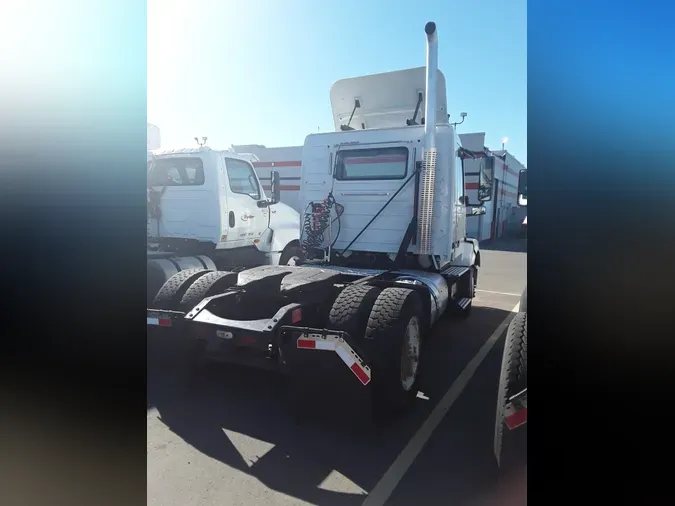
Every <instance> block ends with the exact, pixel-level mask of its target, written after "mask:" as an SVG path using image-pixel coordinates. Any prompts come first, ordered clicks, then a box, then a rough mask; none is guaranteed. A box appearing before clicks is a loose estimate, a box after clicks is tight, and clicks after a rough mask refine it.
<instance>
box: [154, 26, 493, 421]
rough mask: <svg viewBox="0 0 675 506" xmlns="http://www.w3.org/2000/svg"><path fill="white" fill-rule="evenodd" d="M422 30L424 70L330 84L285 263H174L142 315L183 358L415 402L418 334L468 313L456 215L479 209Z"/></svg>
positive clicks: (381, 401)
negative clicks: (328, 121) (169, 335)
mask: <svg viewBox="0 0 675 506" xmlns="http://www.w3.org/2000/svg"><path fill="white" fill-rule="evenodd" d="M425 33H426V39H427V65H426V67H422V68H417V69H410V70H406V71H399V72H389V73H385V74H378V75H371V76H364V77H359V78H354V79H345V80H340V81H338V82H336V83H335V84H334V85H333V88H332V89H331V104H332V108H333V116H334V121H335V125H336V130H337V131H336V132H331V133H321V134H312V135H308V136H307V138H306V139H305V143H304V146H303V150H302V160H301V162H302V163H301V166H302V184H301V185H300V195H299V204H300V208H301V209H302V210H303V211H302V213H301V216H300V218H301V219H302V221H301V223H302V232H301V238H300V245H301V252H300V253H299V254H298V255H297V256H296V257H295V258H294V259H293V260H294V261H293V262H292V263H294V264H295V265H288V266H261V267H255V268H252V269H246V270H242V271H239V272H235V271H215V270H209V269H201V270H192V271H187V272H183V273H178V274H176V275H175V276H174V277H172V278H171V279H169V280H168V281H167V283H165V285H164V286H163V287H162V289H161V290H160V291H159V293H158V295H157V297H156V298H155V300H154V301H153V304H152V306H151V307H150V308H149V309H148V325H151V326H159V327H165V328H164V329H160V331H166V332H176V333H178V334H179V335H181V336H183V338H184V342H185V343H187V345H188V346H189V347H190V349H191V351H190V356H192V357H195V356H198V357H201V358H204V357H208V358H209V359H216V360H222V361H225V362H237V363H246V364H248V365H255V366H260V367H264V368H270V367H272V368H276V369H278V370H280V371H283V372H286V373H288V374H290V375H291V378H292V379H293V380H294V381H293V382H292V384H294V385H296V386H299V387H300V388H311V389H317V388H318V389H319V390H320V393H321V395H322V396H324V397H325V396H326V395H329V394H328V393H327V392H329V391H330V389H329V388H328V387H327V385H335V383H341V384H343V385H344V386H345V387H346V388H353V389H356V390H358V391H359V392H362V393H364V394H365V395H367V396H368V397H369V398H370V399H371V401H372V405H373V407H376V408H378V410H377V411H378V412H392V411H398V410H400V409H404V408H406V407H409V406H410V405H411V403H412V401H413V400H414V398H415V396H416V394H417V388H416V384H417V378H418V375H419V367H420V360H419V359H420V349H421V346H423V345H424V337H425V336H426V335H427V331H428V330H429V329H430V328H431V327H432V326H433V325H435V324H436V322H437V321H438V320H439V319H440V317H441V315H443V314H444V313H445V312H446V311H452V312H454V313H456V314H457V315H458V316H462V317H468V316H469V315H470V314H471V304H472V300H473V298H474V296H475V287H476V282H477V279H478V270H479V268H480V251H479V247H478V241H476V240H475V239H471V238H468V237H467V236H466V215H467V214H471V215H474V214H480V213H481V212H483V211H484V208H482V207H481V203H480V202H473V203H470V202H469V201H468V199H467V196H466V185H465V181H464V174H463V170H462V164H463V160H464V158H465V157H472V156H476V154H475V153H472V152H471V151H468V150H466V149H464V148H463V147H462V145H461V140H460V137H459V136H458V134H457V132H456V131H455V128H454V127H453V126H452V125H451V124H449V123H448V116H447V106H446V94H445V79H444V77H443V74H442V73H441V72H440V71H438V69H437V32H436V25H435V24H434V23H427V25H426V26H425ZM437 119H438V121H437ZM271 177H272V181H279V173H278V172H277V171H272V175H271ZM482 183H483V186H485V188H486V189H485V191H483V192H482V194H481V200H482V201H489V200H490V198H491V186H490V185H487V184H485V182H484V181H483V182H482ZM272 186H273V188H274V190H275V191H274V192H273V198H272V201H271V202H270V209H273V208H274V206H276V205H279V204H274V202H276V201H278V187H277V184H276V183H274V184H273V185H272ZM193 347H194V348H193ZM323 387H326V389H325V390H323V389H322V388H323ZM353 393H354V394H355V392H353ZM355 397H356V395H350V396H349V398H350V399H353V398H355ZM303 398H306V397H303Z"/></svg>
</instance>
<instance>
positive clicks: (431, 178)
mask: <svg viewBox="0 0 675 506" xmlns="http://www.w3.org/2000/svg"><path fill="white" fill-rule="evenodd" d="M424 32H425V33H426V35H427V66H426V70H427V74H426V90H425V96H424V99H425V100H424V161H423V164H422V177H421V185H420V205H419V209H418V215H417V244H418V251H417V253H418V254H419V255H430V254H431V249H432V248H431V246H432V245H431V222H432V221H433V211H434V192H435V188H436V83H437V80H438V35H437V32H436V23H434V22H433V21H430V22H429V23H427V24H426V26H425V27H424Z"/></svg>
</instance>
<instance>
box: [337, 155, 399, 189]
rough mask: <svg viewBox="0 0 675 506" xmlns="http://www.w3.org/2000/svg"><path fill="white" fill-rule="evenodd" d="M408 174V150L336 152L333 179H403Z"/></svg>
mask: <svg viewBox="0 0 675 506" xmlns="http://www.w3.org/2000/svg"><path fill="white" fill-rule="evenodd" d="M407 173H408V148H403V147H395V148H376V149H349V150H342V151H338V153H337V164H336V171H335V179H337V180H338V181H363V180H383V179H384V180H386V179H403V178H405V176H406V174H407Z"/></svg>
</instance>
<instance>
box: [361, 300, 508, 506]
mask: <svg viewBox="0 0 675 506" xmlns="http://www.w3.org/2000/svg"><path fill="white" fill-rule="evenodd" d="M518 309H520V303H518V304H516V305H515V306H514V307H513V309H512V310H511V313H510V314H509V315H508V316H507V317H506V318H505V319H504V321H503V322H502V323H500V324H499V326H498V327H497V328H496V329H495V331H494V332H493V333H492V335H491V336H490V337H489V338H488V340H487V341H485V344H483V346H482V347H481V349H480V350H478V353H476V355H475V356H474V357H473V358H472V359H471V362H469V363H468V365H467V366H466V367H465V368H464V370H463V371H462V372H461V373H460V375H459V376H458V377H457V379H456V380H455V382H454V383H453V384H452V385H450V388H449V389H448V391H447V392H446V393H445V395H444V396H443V398H442V399H441V400H440V401H439V403H438V404H437V405H436V407H435V408H434V410H433V411H432V412H431V414H430V415H429V417H428V418H427V419H426V420H425V421H424V423H423V424H422V426H421V427H420V428H419V430H418V431H417V432H416V433H415V435H414V436H413V437H412V439H411V440H410V441H408V444H407V445H406V447H405V448H404V449H403V451H402V452H401V453H400V454H399V455H398V457H396V460H395V461H394V463H393V464H392V465H391V466H390V467H389V469H388V470H387V472H386V473H384V476H382V478H380V481H379V482H378V483H377V485H375V487H374V488H373V490H372V491H371V492H370V494H369V495H368V497H367V498H366V500H365V501H363V506H383V505H384V503H385V502H386V501H387V499H389V496H391V493H392V492H393V491H394V489H395V488H396V485H398V483H399V482H400V481H401V479H402V478H403V476H404V475H405V473H406V472H407V471H408V469H409V468H410V466H411V465H412V463H413V462H414V461H415V459H416V458H417V456H418V455H419V454H420V452H421V451H422V448H423V447H424V445H425V444H426V442H427V441H428V440H429V438H430V437H431V434H432V433H433V432H434V430H435V429H436V427H438V425H439V424H440V423H441V421H442V420H443V417H444V416H445V415H446V413H447V412H448V411H449V410H450V408H451V407H452V405H453V404H454V403H455V401H456V400H457V398H458V397H459V396H460V394H461V393H462V391H463V390H464V388H466V385H467V384H468V383H469V380H471V378H472V377H473V375H474V374H475V372H476V370H477V369H478V366H479V365H480V364H481V362H483V360H484V359H485V357H486V356H487V354H488V353H489V352H490V350H491V349H492V347H493V346H494V345H495V343H496V342H497V340H498V339H499V337H500V336H501V335H502V333H503V332H504V330H506V327H508V326H509V323H510V322H511V319H512V318H513V315H514V313H517V312H518Z"/></svg>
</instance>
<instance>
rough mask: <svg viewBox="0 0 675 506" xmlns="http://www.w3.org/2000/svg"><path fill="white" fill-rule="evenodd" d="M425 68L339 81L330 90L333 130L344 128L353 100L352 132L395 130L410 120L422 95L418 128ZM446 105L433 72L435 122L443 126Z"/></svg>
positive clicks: (442, 85)
mask: <svg viewBox="0 0 675 506" xmlns="http://www.w3.org/2000/svg"><path fill="white" fill-rule="evenodd" d="M425 79H426V67H417V68H412V69H406V70H397V71H394V72H383V73H380V74H371V75H367V76H361V77H353V78H348V79H340V80H339V81H336V82H335V84H333V86H332V87H331V90H330V103H331V107H332V109H333V122H334V123H335V130H336V131H340V126H341V125H346V124H347V122H348V121H349V117H350V116H351V114H352V110H353V109H354V101H355V100H357V99H358V100H359V102H360V104H361V107H359V108H358V109H356V111H355V112H354V117H353V118H352V122H351V124H350V126H351V127H353V128H354V129H356V130H362V129H363V128H366V129H368V128H398V127H401V126H405V125H406V120H407V119H412V117H413V115H414V113H415V106H416V105H417V102H418V100H419V94H420V93H422V102H421V104H420V106H419V111H418V113H417V118H416V122H417V124H418V125H421V118H422V117H423V116H424V107H425V105H426V97H425V96H424V94H425ZM447 121H448V105H447V100H446V93H445V76H444V75H443V73H442V72H441V71H440V70H439V71H437V81H436V122H437V123H438V124H443V123H447Z"/></svg>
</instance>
